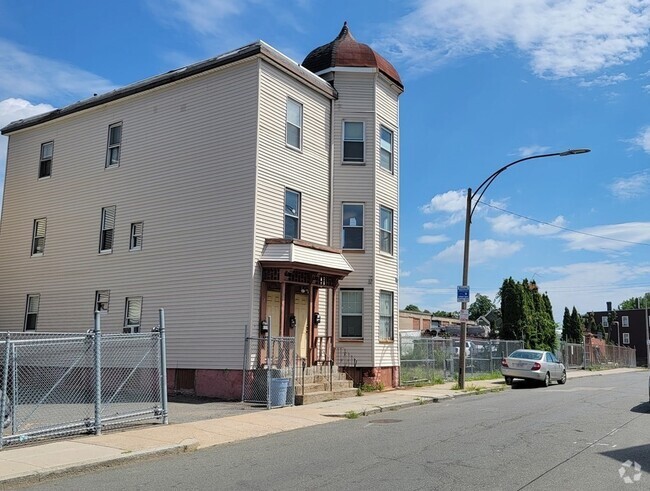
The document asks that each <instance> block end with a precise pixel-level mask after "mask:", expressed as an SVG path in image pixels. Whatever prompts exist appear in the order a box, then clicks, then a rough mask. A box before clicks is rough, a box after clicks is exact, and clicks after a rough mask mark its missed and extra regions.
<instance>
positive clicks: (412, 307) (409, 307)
mask: <svg viewBox="0 0 650 491" xmlns="http://www.w3.org/2000/svg"><path fill="white" fill-rule="evenodd" d="M404 310H408V311H410V312H420V307H418V306H417V305H413V304H412V303H411V304H409V305H407V306H406V307H404Z"/></svg>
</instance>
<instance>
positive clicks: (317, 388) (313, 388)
mask: <svg viewBox="0 0 650 491" xmlns="http://www.w3.org/2000/svg"><path fill="white" fill-rule="evenodd" d="M329 386H330V384H329V382H316V383H310V384H307V383H305V388H304V393H305V394H308V393H313V392H323V391H329ZM351 388H353V387H352V380H334V381H332V390H334V391H338V390H345V389H351ZM302 393H303V387H302V384H300V383H298V382H297V381H296V394H302Z"/></svg>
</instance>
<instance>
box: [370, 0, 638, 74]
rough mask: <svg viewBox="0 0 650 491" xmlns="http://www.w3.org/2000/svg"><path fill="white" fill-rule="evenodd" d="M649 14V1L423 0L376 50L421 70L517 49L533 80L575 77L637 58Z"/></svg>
mask: <svg viewBox="0 0 650 491" xmlns="http://www.w3.org/2000/svg"><path fill="white" fill-rule="evenodd" d="M649 7H650V1H649V0H580V1H576V0H499V1H498V2H497V1H493V2H486V1H485V0H419V1H417V2H415V8H414V9H413V10H412V11H411V12H410V13H409V14H407V15H406V16H404V17H402V18H401V19H399V20H397V21H396V22H395V27H393V28H392V29H391V30H389V31H388V34H387V35H385V36H384V37H383V38H382V39H380V40H378V42H377V47H378V48H379V50H380V51H382V52H385V53H386V55H387V56H388V57H389V58H391V59H401V60H404V61H405V62H406V63H408V64H409V65H411V67H412V68H414V69H415V70H420V71H423V70H430V69H431V67H433V66H436V65H440V64H442V63H444V62H445V61H447V60H449V59H453V58H457V57H462V56H471V55H473V54H477V53H481V52H487V51H498V50H500V49H503V48H504V47H509V46H514V47H515V48H516V49H517V50H519V51H520V52H521V53H523V54H524V55H526V56H528V57H529V59H530V66H531V70H532V71H533V73H535V74H536V75H538V76H540V77H549V78H562V77H574V76H579V75H586V74H590V73H594V72H596V71H598V70H601V69H603V68H607V67H611V66H616V65H621V64H624V63H627V62H630V61H633V60H635V59H637V58H639V56H640V55H641V53H642V51H643V49H645V48H646V47H647V46H648V28H649V27H650V8H649Z"/></svg>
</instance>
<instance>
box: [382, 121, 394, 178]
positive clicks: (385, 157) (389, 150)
mask: <svg viewBox="0 0 650 491" xmlns="http://www.w3.org/2000/svg"><path fill="white" fill-rule="evenodd" d="M379 133H380V135H379V136H380V142H381V143H380V151H379V165H381V166H382V167H383V168H384V169H386V170H387V171H389V172H393V132H392V131H390V130H388V129H386V128H384V127H383V126H382V127H381V128H380V130H379Z"/></svg>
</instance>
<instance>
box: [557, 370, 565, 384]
mask: <svg viewBox="0 0 650 491" xmlns="http://www.w3.org/2000/svg"><path fill="white" fill-rule="evenodd" d="M557 383H558V384H560V385H562V384H565V383H566V370H562V378H560V380H558V381H557Z"/></svg>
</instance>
